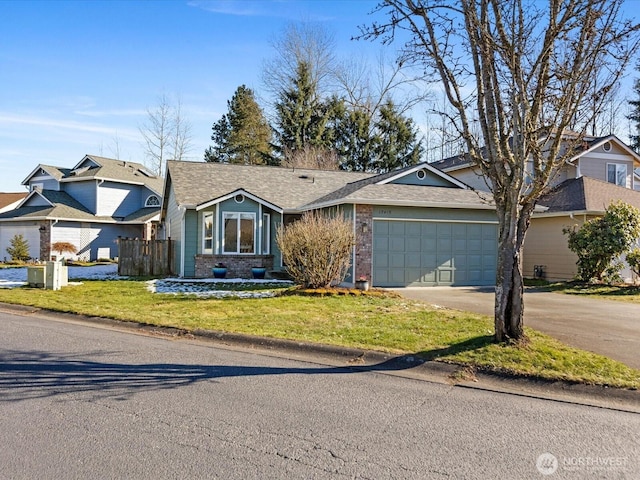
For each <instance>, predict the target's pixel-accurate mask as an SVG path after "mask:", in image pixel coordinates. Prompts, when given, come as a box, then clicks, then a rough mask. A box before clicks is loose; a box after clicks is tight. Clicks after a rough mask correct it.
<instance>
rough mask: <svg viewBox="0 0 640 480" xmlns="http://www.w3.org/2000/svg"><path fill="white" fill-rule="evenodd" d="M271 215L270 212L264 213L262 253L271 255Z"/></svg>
mask: <svg viewBox="0 0 640 480" xmlns="http://www.w3.org/2000/svg"><path fill="white" fill-rule="evenodd" d="M270 219H271V216H270V215H269V214H268V213H265V214H264V215H262V253H263V254H264V255H269V251H270V239H271V222H270Z"/></svg>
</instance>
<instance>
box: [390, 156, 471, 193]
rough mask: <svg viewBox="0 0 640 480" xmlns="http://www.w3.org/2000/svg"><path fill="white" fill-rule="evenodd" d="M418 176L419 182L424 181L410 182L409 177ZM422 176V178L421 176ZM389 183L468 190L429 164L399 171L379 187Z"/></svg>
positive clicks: (425, 163) (459, 182) (465, 186)
mask: <svg viewBox="0 0 640 480" xmlns="http://www.w3.org/2000/svg"><path fill="white" fill-rule="evenodd" d="M414 174H415V175H416V176H417V180H422V181H420V182H416V181H415V180H410V181H407V180H409V177H410V176H412V175H414ZM420 174H422V176H421V175H420ZM387 183H398V184H409V185H423V186H436V187H446V186H450V187H457V188H464V189H467V188H468V187H467V185H465V184H464V183H462V182H461V181H460V180H458V179H456V178H454V177H452V176H451V175H448V174H446V173H445V172H443V171H442V170H439V169H437V168H435V167H433V166H432V165H430V164H429V163H427V162H424V163H419V164H418V165H414V166H412V167H406V168H404V169H402V170H399V171H397V173H396V174H395V175H393V176H391V177H388V178H385V179H383V180H381V181H380V182H378V184H379V185H384V184H387Z"/></svg>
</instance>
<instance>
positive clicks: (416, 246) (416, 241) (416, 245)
mask: <svg viewBox="0 0 640 480" xmlns="http://www.w3.org/2000/svg"><path fill="white" fill-rule="evenodd" d="M405 246H406V251H407V252H415V253H416V254H419V253H420V250H421V248H420V247H421V242H420V237H407V239H406V243H405ZM416 256H418V255H416Z"/></svg>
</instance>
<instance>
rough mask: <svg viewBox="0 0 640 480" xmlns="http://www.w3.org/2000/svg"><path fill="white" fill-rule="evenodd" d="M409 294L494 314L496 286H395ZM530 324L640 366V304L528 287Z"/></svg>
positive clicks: (526, 298)
mask: <svg viewBox="0 0 640 480" xmlns="http://www.w3.org/2000/svg"><path fill="white" fill-rule="evenodd" d="M392 290H393V291H395V292H397V293H399V294H400V295H403V296H404V297H406V298H410V299H414V300H421V301H424V302H427V303H431V304H435V305H441V306H444V307H448V308H454V309H457V310H465V311H468V312H475V313H481V314H485V315H491V316H493V305H494V289H493V288H487V287H482V288H476V287H430V288H428V287H426V288H411V287H409V288H395V289H392ZM524 302H525V313H524V323H525V325H526V326H529V327H531V328H534V329H536V330H539V331H541V332H544V333H547V334H549V335H551V336H553V337H555V338H557V339H558V340H561V341H562V342H564V343H566V344H567V345H572V346H574V347H578V348H581V349H583V350H589V351H591V352H595V353H599V354H601V355H606V356H607V357H610V358H613V359H615V360H619V361H621V362H623V363H625V364H627V365H629V366H631V367H634V368H638V369H640V305H637V304H631V303H624V302H616V301H608V300H602V299H595V298H585V297H580V296H576V295H563V294H561V293H553V292H541V291H539V290H537V289H533V288H531V289H527V290H526V291H525V295H524Z"/></svg>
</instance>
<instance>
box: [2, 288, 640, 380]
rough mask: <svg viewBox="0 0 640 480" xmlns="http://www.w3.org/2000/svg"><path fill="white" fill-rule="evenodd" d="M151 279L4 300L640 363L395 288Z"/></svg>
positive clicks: (491, 365) (327, 340) (508, 369)
mask: <svg viewBox="0 0 640 480" xmlns="http://www.w3.org/2000/svg"><path fill="white" fill-rule="evenodd" d="M147 287H148V284H147V283H145V282H143V281H126V280H117V281H87V282H85V283H84V284H82V285H78V286H69V287H65V288H63V289H62V290H60V291H51V290H40V289H32V288H27V287H25V288H17V289H11V290H10V289H2V290H0V302H7V303H16V304H22V305H30V306H34V307H39V308H46V309H51V310H57V311H63V312H71V313H78V314H83V315H90V316H101V317H107V318H113V319H118V320H124V321H134V322H141V323H146V324H152V325H161V326H172V327H177V328H182V329H185V330H196V329H207V330H218V331H226V332H235V333H247V334H252V335H259V336H264V337H274V338H286V339H293V340H299V341H305V342H316V343H323V344H329V345H341V346H347V347H355V348H362V349H370V350H378V351H384V352H390V353H394V354H407V353H410V354H415V355H420V356H422V357H424V358H427V359H429V360H435V361H441V362H450V363H457V364H461V365H469V366H471V367H473V368H477V369H480V370H484V371H492V372H500V373H508V374H514V375H521V376H529V377H536V378H544V379H549V380H566V381H571V382H581V383H589V384H599V385H609V386H616V387H624V388H634V389H637V388H639V387H640V370H635V369H632V368H629V367H627V366H625V365H623V364H621V363H619V362H616V361H613V360H611V359H608V358H605V357H602V356H599V355H595V354H592V353H589V352H584V351H581V350H578V349H575V348H571V347H568V346H566V345H563V344H561V343H560V342H558V341H556V340H554V339H552V338H550V337H549V336H547V335H544V334H542V333H539V332H536V331H533V330H531V329H527V335H528V337H529V341H528V342H526V343H524V344H521V345H496V344H494V343H492V333H493V320H492V319H490V318H488V317H486V316H482V315H476V314H471V313H465V312H459V311H453V310H446V309H441V308H434V307H431V306H429V305H427V304H424V303H420V302H414V301H411V300H407V299H404V298H399V297H397V296H394V295H339V296H331V295H326V296H310V295H280V296H275V297H270V298H259V299H258V298H244V299H240V298H225V299H214V298H199V297H194V296H189V295H183V294H178V295H166V294H157V293H151V292H150V291H149V290H148V288H147Z"/></svg>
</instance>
